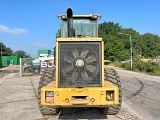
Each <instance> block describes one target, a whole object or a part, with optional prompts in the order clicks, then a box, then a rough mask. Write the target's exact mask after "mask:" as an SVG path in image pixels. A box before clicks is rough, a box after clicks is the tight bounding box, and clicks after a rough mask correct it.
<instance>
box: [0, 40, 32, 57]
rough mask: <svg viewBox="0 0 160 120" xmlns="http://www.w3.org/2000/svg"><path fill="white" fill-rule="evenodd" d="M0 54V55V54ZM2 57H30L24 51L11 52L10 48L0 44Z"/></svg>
mask: <svg viewBox="0 0 160 120" xmlns="http://www.w3.org/2000/svg"><path fill="white" fill-rule="evenodd" d="M1 52H2V53H1ZM1 54H2V56H11V55H12V56H19V57H21V58H29V57H30V55H29V54H27V53H26V52H25V51H24V50H17V51H15V52H13V50H12V49H11V48H10V47H7V46H6V45H4V44H3V43H2V42H1V43H0V55H1Z"/></svg>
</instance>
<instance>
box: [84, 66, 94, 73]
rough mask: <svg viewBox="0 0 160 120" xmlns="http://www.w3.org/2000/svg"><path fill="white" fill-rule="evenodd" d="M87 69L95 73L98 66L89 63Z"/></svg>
mask: <svg viewBox="0 0 160 120" xmlns="http://www.w3.org/2000/svg"><path fill="white" fill-rule="evenodd" d="M86 70H87V71H89V72H91V73H95V71H96V67H95V66H93V65H87V66H86Z"/></svg>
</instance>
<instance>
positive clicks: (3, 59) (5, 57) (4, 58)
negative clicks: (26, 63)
mask: <svg viewBox="0 0 160 120" xmlns="http://www.w3.org/2000/svg"><path fill="white" fill-rule="evenodd" d="M10 59H11V57H10V56H2V61H10Z"/></svg>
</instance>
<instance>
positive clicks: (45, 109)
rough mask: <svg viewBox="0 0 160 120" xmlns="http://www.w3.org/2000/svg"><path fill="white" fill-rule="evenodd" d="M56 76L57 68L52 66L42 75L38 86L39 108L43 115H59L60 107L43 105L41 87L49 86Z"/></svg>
mask: <svg viewBox="0 0 160 120" xmlns="http://www.w3.org/2000/svg"><path fill="white" fill-rule="evenodd" d="M54 78H55V68H50V69H47V70H46V71H45V73H44V74H42V75H41V78H40V81H39V87H38V106H39V110H40V112H41V113H42V114H43V115H57V114H58V113H59V108H54V107H50V106H42V105H41V88H42V87H44V86H47V85H48V84H49V83H50V82H52V81H53V80H55V79H54Z"/></svg>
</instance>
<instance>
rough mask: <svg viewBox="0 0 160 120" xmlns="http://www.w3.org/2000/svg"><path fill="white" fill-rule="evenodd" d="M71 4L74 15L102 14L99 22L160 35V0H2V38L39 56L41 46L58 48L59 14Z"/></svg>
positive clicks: (11, 45) (15, 48)
mask: <svg viewBox="0 0 160 120" xmlns="http://www.w3.org/2000/svg"><path fill="white" fill-rule="evenodd" d="M68 7H71V8H72V10H73V14H90V13H92V11H93V13H95V14H101V15H102V18H101V19H100V20H99V21H98V23H103V22H104V21H106V22H109V21H113V22H114V23H119V25H120V26H122V27H123V28H132V29H134V30H136V31H137V32H139V33H140V34H145V33H152V34H156V35H159V36H160V0H0V41H2V42H3V43H4V44H5V45H6V46H7V47H10V48H11V49H12V50H13V52H15V51H17V50H24V51H25V52H26V53H27V54H30V55H31V56H32V57H37V55H38V49H52V48H54V47H55V41H56V38H55V37H56V33H57V30H58V29H59V28H60V23H61V21H60V20H59V19H58V17H57V15H59V14H65V13H66V10H67V8H68Z"/></svg>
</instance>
